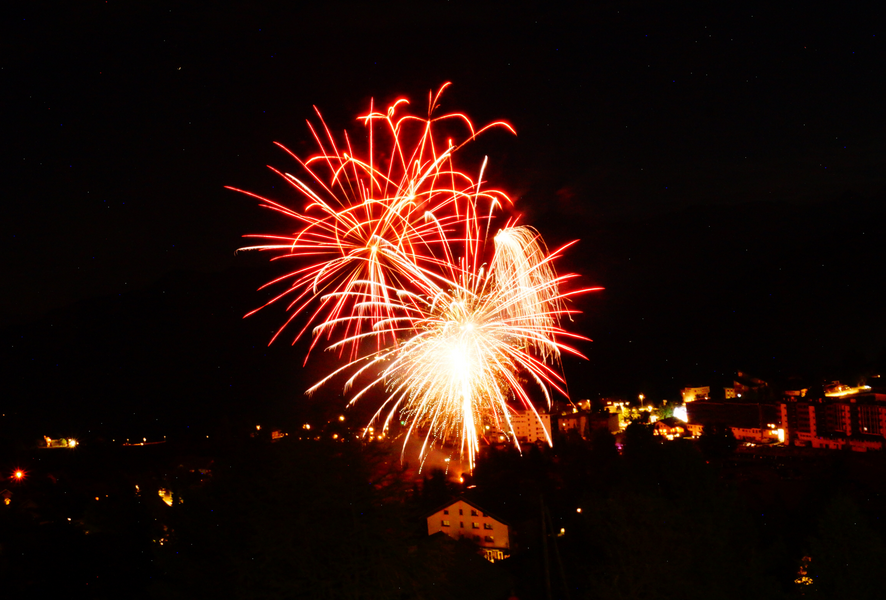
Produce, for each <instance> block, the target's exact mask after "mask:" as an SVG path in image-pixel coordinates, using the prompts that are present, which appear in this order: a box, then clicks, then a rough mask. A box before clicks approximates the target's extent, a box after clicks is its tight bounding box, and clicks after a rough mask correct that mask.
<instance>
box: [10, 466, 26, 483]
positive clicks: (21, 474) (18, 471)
mask: <svg viewBox="0 0 886 600" xmlns="http://www.w3.org/2000/svg"><path fill="white" fill-rule="evenodd" d="M12 476H13V477H14V478H15V480H16V481H21V480H22V479H24V478H25V472H24V471H22V470H21V469H16V470H15V472H14V473H13V474H12Z"/></svg>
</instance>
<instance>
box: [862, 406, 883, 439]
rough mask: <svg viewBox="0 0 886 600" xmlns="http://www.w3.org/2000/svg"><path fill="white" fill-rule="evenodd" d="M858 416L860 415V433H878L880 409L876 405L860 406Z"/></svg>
mask: <svg viewBox="0 0 886 600" xmlns="http://www.w3.org/2000/svg"><path fill="white" fill-rule="evenodd" d="M860 408H861V410H860V411H859V413H860V414H859V417H861V419H860V420H861V431H862V433H873V434H878V433H880V411H879V409H878V407H876V406H862V407H860Z"/></svg>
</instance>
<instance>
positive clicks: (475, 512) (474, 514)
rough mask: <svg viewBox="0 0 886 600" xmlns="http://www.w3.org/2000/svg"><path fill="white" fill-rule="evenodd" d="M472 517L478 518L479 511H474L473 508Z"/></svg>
mask: <svg viewBox="0 0 886 600" xmlns="http://www.w3.org/2000/svg"><path fill="white" fill-rule="evenodd" d="M471 516H472V517H476V516H477V511H476V510H474V509H473V508H472V509H471Z"/></svg>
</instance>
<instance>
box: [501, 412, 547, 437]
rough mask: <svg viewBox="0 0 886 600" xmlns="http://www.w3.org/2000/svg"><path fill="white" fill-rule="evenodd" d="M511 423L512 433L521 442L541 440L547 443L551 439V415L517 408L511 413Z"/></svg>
mask: <svg viewBox="0 0 886 600" xmlns="http://www.w3.org/2000/svg"><path fill="white" fill-rule="evenodd" d="M511 424H512V425H513V428H514V435H515V436H516V438H517V439H518V440H519V441H521V442H528V443H530V444H531V443H534V442H536V441H542V442H545V443H547V442H548V441H550V439H551V415H550V414H548V413H543V412H540V413H538V414H537V415H536V413H535V411H531V410H518V411H515V412H514V414H513V415H511Z"/></svg>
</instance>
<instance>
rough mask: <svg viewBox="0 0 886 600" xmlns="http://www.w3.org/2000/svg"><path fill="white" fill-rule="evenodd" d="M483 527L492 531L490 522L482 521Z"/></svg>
mask: <svg viewBox="0 0 886 600" xmlns="http://www.w3.org/2000/svg"><path fill="white" fill-rule="evenodd" d="M483 529H488V530H490V531H492V523H483Z"/></svg>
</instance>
